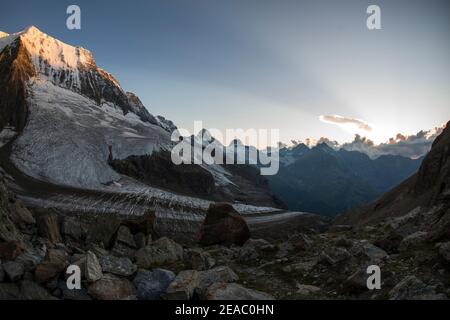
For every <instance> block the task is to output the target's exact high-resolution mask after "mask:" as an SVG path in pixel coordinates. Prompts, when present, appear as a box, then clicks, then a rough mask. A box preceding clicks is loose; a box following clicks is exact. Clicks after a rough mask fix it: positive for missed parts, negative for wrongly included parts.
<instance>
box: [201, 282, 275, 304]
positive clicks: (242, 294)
mask: <svg viewBox="0 0 450 320" xmlns="http://www.w3.org/2000/svg"><path fill="white" fill-rule="evenodd" d="M206 298H207V299H208V300H274V297H273V296H271V295H270V294H267V293H264V292H261V291H257V290H252V289H248V288H245V287H243V286H241V285H239V284H236V283H216V284H213V285H212V286H210V287H209V288H208V291H207V293H206Z"/></svg>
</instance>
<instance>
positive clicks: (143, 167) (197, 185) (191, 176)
mask: <svg viewBox="0 0 450 320" xmlns="http://www.w3.org/2000/svg"><path fill="white" fill-rule="evenodd" d="M111 166H112V167H113V168H114V169H115V170H116V171H117V172H119V173H122V174H125V175H127V176H130V177H133V178H136V179H138V180H140V181H143V182H145V183H147V184H149V185H152V186H154V187H162V188H166V189H167V188H169V189H171V190H174V191H177V192H179V193H183V194H187V195H198V196H203V197H205V196H210V195H212V194H213V193H214V192H215V185H214V177H213V175H212V174H211V173H210V172H209V171H208V170H206V169H204V168H202V167H201V166H198V165H196V164H186V165H182V166H178V165H175V164H174V163H173V162H172V161H171V159H170V152H169V151H160V152H155V153H153V154H151V155H142V156H134V155H133V156H129V157H128V158H126V159H122V160H113V161H111Z"/></svg>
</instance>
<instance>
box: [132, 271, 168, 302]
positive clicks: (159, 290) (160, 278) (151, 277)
mask: <svg viewBox="0 0 450 320" xmlns="http://www.w3.org/2000/svg"><path fill="white" fill-rule="evenodd" d="M174 279H175V274H174V273H173V272H172V271H169V270H164V269H154V270H152V271H146V270H139V271H138V273H137V275H136V277H135V278H134V280H133V283H134V285H135V286H136V291H137V292H136V295H137V298H138V299H139V300H157V299H160V298H161V295H162V294H163V293H165V292H166V290H167V288H168V287H169V285H170V283H171V282H172V281H173V280H174Z"/></svg>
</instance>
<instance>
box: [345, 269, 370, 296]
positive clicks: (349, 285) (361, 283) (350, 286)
mask: <svg viewBox="0 0 450 320" xmlns="http://www.w3.org/2000/svg"><path fill="white" fill-rule="evenodd" d="M368 277H369V275H368V274H367V272H366V270H365V269H364V268H361V269H359V270H357V271H356V272H355V273H353V274H352V275H350V276H349V277H348V278H347V279H346V280H345V281H344V282H343V284H342V289H343V291H344V292H346V293H352V294H353V293H360V292H362V291H366V290H368V288H367V279H368Z"/></svg>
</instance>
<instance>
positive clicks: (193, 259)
mask: <svg viewBox="0 0 450 320" xmlns="http://www.w3.org/2000/svg"><path fill="white" fill-rule="evenodd" d="M184 260H185V262H186V264H187V265H188V266H189V267H190V268H192V269H194V270H207V269H211V268H212V267H213V266H214V264H215V261H214V259H213V258H212V257H211V255H210V254H209V253H208V252H205V251H203V250H202V249H189V250H185V251H184Z"/></svg>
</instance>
